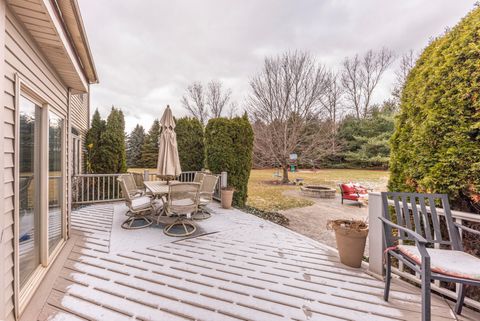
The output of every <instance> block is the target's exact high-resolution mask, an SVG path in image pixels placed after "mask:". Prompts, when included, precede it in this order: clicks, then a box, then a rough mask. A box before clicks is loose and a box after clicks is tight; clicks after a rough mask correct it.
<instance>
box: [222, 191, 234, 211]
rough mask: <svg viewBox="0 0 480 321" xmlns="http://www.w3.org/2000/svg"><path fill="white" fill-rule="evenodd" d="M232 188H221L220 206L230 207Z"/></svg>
mask: <svg viewBox="0 0 480 321" xmlns="http://www.w3.org/2000/svg"><path fill="white" fill-rule="evenodd" d="M233 192H234V190H233V189H232V190H228V189H223V190H222V207H223V208H226V209H229V208H232V200H233Z"/></svg>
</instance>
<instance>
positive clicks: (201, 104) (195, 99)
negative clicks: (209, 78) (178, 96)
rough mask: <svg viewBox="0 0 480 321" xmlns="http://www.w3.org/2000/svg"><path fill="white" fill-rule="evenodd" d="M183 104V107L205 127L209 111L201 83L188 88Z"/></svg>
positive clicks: (195, 83)
mask: <svg viewBox="0 0 480 321" xmlns="http://www.w3.org/2000/svg"><path fill="white" fill-rule="evenodd" d="M181 102H182V105H183V107H184V108H185V109H187V110H188V112H189V113H190V114H191V115H192V116H193V117H195V118H197V119H198V120H199V121H200V122H201V123H202V124H204V125H205V122H206V121H207V119H208V110H207V108H206V105H205V93H204V91H203V86H202V84H201V83H200V82H194V83H193V84H192V85H190V86H188V87H187V89H186V93H185V95H183V97H182V100H181Z"/></svg>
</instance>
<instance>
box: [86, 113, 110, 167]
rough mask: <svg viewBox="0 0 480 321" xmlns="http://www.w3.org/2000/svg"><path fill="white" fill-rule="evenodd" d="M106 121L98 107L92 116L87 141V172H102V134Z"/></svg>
mask: <svg viewBox="0 0 480 321" xmlns="http://www.w3.org/2000/svg"><path fill="white" fill-rule="evenodd" d="M105 127H106V123H105V120H103V119H102V118H101V117H100V113H99V112H98V109H97V110H95V112H94V113H93V117H92V124H91V127H90V129H89V130H88V132H87V136H86V139H85V143H86V146H87V152H86V164H85V165H86V168H87V173H101V169H100V167H101V159H102V158H103V156H102V146H101V135H102V133H103V132H104V131H105Z"/></svg>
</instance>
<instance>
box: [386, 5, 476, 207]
mask: <svg viewBox="0 0 480 321" xmlns="http://www.w3.org/2000/svg"><path fill="white" fill-rule="evenodd" d="M479 35H480V8H476V9H474V10H473V11H472V12H470V13H469V14H468V15H467V16H466V17H465V18H464V19H463V20H462V21H461V22H460V23H459V24H458V25H457V26H455V27H454V28H453V29H451V30H450V31H448V32H447V33H446V34H445V35H443V36H442V37H439V38H437V39H436V40H434V41H432V42H431V44H430V45H429V46H428V47H427V48H426V49H425V50H424V52H423V53H422V55H421V56H420V58H419V59H418V60H417V63H416V65H415V67H414V68H413V69H412V70H411V71H410V73H409V75H408V77H407V81H406V83H405V86H404V88H403V92H402V96H401V104H400V114H399V116H398V118H397V120H396V125H395V133H394V135H393V137H392V140H391V143H392V154H391V162H390V172H391V176H390V182H389V188H390V190H394V191H418V192H437V193H446V194H448V195H449V197H450V200H451V202H452V205H453V207H454V208H456V209H463V210H467V211H474V212H478V213H480V99H479V97H480V59H479V53H480V41H479Z"/></svg>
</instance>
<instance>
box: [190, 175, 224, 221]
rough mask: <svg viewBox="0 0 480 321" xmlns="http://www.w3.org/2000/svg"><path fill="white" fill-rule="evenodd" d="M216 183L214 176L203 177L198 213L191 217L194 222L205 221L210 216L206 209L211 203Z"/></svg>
mask: <svg viewBox="0 0 480 321" xmlns="http://www.w3.org/2000/svg"><path fill="white" fill-rule="evenodd" d="M217 181H218V177H217V176H215V175H205V176H204V177H203V181H202V185H201V186H200V192H199V203H198V211H197V212H196V213H195V214H194V215H193V216H192V217H193V219H194V220H205V219H207V218H210V217H211V216H212V214H211V213H210V212H209V211H208V210H207V208H206V207H207V205H208V204H210V202H212V201H213V194H214V193H215V187H216V186H217Z"/></svg>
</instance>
